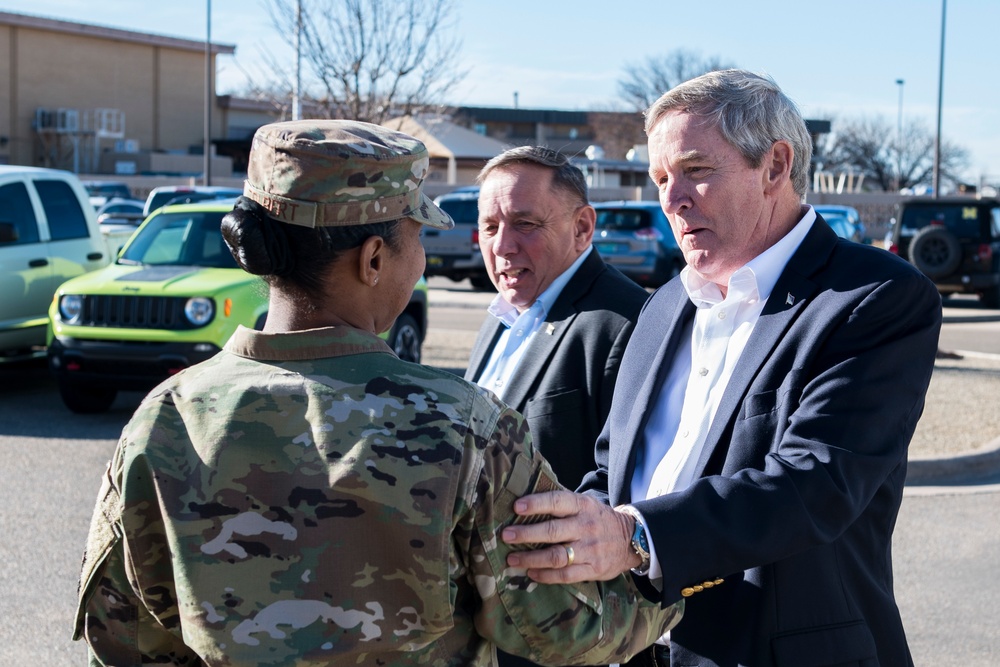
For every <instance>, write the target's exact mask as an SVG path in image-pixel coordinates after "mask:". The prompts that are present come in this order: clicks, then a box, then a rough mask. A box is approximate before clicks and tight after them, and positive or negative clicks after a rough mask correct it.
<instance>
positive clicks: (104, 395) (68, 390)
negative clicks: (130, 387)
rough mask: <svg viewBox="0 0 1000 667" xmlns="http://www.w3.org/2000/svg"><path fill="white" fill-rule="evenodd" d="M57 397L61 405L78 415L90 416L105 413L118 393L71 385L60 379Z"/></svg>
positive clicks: (110, 390)
mask: <svg viewBox="0 0 1000 667" xmlns="http://www.w3.org/2000/svg"><path fill="white" fill-rule="evenodd" d="M59 395H60V396H61V397H62V400H63V403H65V404H66V407H67V408H69V409H70V411H71V412H75V413H77V414H79V415H92V414H96V413H98V412H107V411H108V408H110V407H111V404H112V403H114V402H115V397H116V396H117V395H118V392H117V391H115V390H114V389H95V388H94V387H86V386H82V385H78V384H73V383H72V382H70V381H69V380H65V379H62V378H60V380H59Z"/></svg>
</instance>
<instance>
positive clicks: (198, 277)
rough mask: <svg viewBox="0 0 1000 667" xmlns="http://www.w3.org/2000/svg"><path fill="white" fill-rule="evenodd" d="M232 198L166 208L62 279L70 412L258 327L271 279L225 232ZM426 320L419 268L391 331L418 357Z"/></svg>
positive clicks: (147, 384) (59, 346)
mask: <svg viewBox="0 0 1000 667" xmlns="http://www.w3.org/2000/svg"><path fill="white" fill-rule="evenodd" d="M232 208H233V200H232V199H230V200H223V201H213V202H206V203H200V204H180V205H174V206H166V207H164V208H161V209H159V210H158V211H156V212H155V213H154V214H153V215H151V216H150V217H149V218H147V219H146V220H145V222H143V223H142V225H141V226H140V227H139V229H138V230H136V233H135V234H134V235H133V236H132V237H131V238H130V239H129V241H128V244H127V245H126V246H125V248H124V249H123V250H122V252H121V253H120V254H119V256H118V260H117V261H116V262H115V263H114V264H112V265H110V266H108V267H106V268H104V269H101V270H99V271H96V272H93V273H89V274H86V275H83V276H80V277H78V278H74V279H72V280H70V281H68V282H66V283H63V285H62V286H61V287H60V288H59V290H58V292H57V293H56V297H55V299H54V300H53V302H52V306H51V309H50V311H49V319H50V323H51V331H50V340H49V346H48V358H49V367H50V368H51V370H52V371H53V373H54V374H55V377H56V379H57V381H58V385H59V391H60V394H61V396H62V399H63V402H64V403H65V404H66V406H67V407H68V408H69V409H70V410H72V411H73V412H78V413H92V412H103V411H105V410H107V409H108V408H109V407H110V406H111V404H112V402H113V401H114V399H115V396H116V394H117V392H118V391H119V390H135V391H148V390H150V389H152V388H153V387H154V386H156V385H157V384H159V383H160V382H161V381H162V380H164V379H166V378H167V377H168V376H170V375H173V374H174V373H177V372H178V371H180V370H182V369H184V368H187V367H188V366H191V365H193V364H196V363H198V362H200V361H203V360H205V359H208V358H209V357H211V356H213V355H214V354H216V353H217V352H218V351H219V350H220V349H221V348H222V346H223V345H224V344H225V343H226V341H227V340H228V339H229V337H230V336H231V335H232V334H233V332H234V331H235V330H236V327H237V326H238V325H241V324H242V325H243V326H246V327H254V328H257V329H260V328H262V327H263V326H264V321H265V319H266V317H267V285H266V284H265V283H264V281H263V280H261V279H260V278H259V277H257V276H252V275H250V274H248V273H246V272H245V271H243V270H242V269H240V268H239V267H238V266H237V265H236V262H235V260H234V259H233V257H232V255H231V254H230V252H229V249H228V247H227V246H226V244H225V242H224V241H223V239H222V233H221V231H220V225H221V222H222V217H223V216H224V215H225V214H226V213H228V212H229V211H231V210H232ZM426 328H427V284H426V282H424V280H423V279H422V278H421V280H420V282H418V283H417V286H416V287H415V289H414V291H413V295H412V296H411V298H410V303H409V305H408V306H407V308H406V310H405V311H404V312H403V314H401V315H400V316H399V317H398V318H397V320H396V323H395V324H394V325H393V327H392V329H391V331H390V332H389V333H388V335H387V336H384V337H386V338H387V339H388V343H389V345H390V346H391V347H392V348H393V350H395V352H396V354H397V355H399V356H400V357H401V358H403V359H407V360H409V361H420V348H421V343H422V342H423V338H424V334H425V332H426Z"/></svg>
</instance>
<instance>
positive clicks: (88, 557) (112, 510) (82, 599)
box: [73, 463, 121, 639]
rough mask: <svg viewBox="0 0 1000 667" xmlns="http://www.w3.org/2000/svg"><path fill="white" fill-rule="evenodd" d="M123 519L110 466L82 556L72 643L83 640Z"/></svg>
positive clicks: (119, 499) (119, 496) (109, 464)
mask: <svg viewBox="0 0 1000 667" xmlns="http://www.w3.org/2000/svg"><path fill="white" fill-rule="evenodd" d="M120 518H121V495H120V494H119V493H118V489H116V488H115V486H114V484H112V482H111V463H108V467H107V468H106V469H105V472H104V479H103V481H102V482H101V490H100V492H98V494H97V504H96V506H95V507H94V516H93V517H92V518H91V520H90V533H89V534H88V535H87V546H86V549H85V550H84V552H83V564H82V565H81V570H80V587H79V590H78V591H77V595H78V602H77V609H76V619H75V625H74V628H73V639H80V637H81V636H83V624H84V620H85V616H86V613H87V603H88V602H89V601H90V598H91V597H92V596H93V594H94V590H95V589H96V588H97V584H98V581H99V580H100V572H101V571H102V570H103V569H104V568H103V565H104V563H105V561H106V560H107V558H108V555H109V554H110V553H111V550H112V549H113V548H114V546H115V543H116V542H118V540H119V539H121V535H120V533H119V528H118V520H119V519H120Z"/></svg>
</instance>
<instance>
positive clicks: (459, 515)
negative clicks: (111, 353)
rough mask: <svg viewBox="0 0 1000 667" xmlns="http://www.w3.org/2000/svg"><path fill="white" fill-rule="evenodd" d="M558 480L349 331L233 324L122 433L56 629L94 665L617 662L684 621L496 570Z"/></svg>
mask: <svg viewBox="0 0 1000 667" xmlns="http://www.w3.org/2000/svg"><path fill="white" fill-rule="evenodd" d="M556 485H557V482H555V480H554V476H553V474H552V472H551V469H550V468H549V466H548V464H547V463H546V462H545V461H544V460H543V459H542V458H541V457H540V456H539V455H538V454H537V453H536V452H535V450H534V449H533V447H532V446H531V438H530V435H529V433H528V431H527V426H526V424H525V422H524V420H523V419H522V417H521V416H520V415H519V414H518V413H516V412H514V411H513V410H510V409H509V408H507V407H506V406H504V405H503V404H502V403H501V402H499V400H498V399H496V398H495V397H494V396H493V395H492V394H490V393H489V392H486V391H484V390H481V389H479V388H478V387H476V386H475V385H472V384H469V383H467V382H465V381H464V380H462V379H460V378H458V377H457V376H454V375H452V374H450V373H447V372H444V371H439V370H435V369H432V368H428V367H425V366H420V365H416V364H410V363H407V362H403V361H400V360H399V359H398V358H397V357H396V356H395V355H393V354H392V352H391V351H390V350H389V348H388V347H387V346H386V345H385V344H384V343H383V342H382V341H381V340H379V339H378V338H376V337H374V336H371V335H369V334H365V333H363V332H360V331H357V330H354V329H349V328H346V327H336V328H331V329H318V330H312V331H306V332H298V333H292V334H264V333H261V332H255V331H250V330H247V329H241V330H239V331H238V332H237V333H236V334H235V335H234V336H233V338H232V339H231V340H230V341H229V343H228V344H227V345H226V349H225V350H224V351H223V352H221V353H220V354H218V355H217V356H215V357H214V358H212V359H210V360H208V361H206V362H204V363H202V364H199V365H197V366H194V367H192V368H190V369H188V370H186V371H184V372H183V373H180V374H178V375H177V376H175V377H174V378H172V379H171V380H169V381H167V382H166V383H164V384H162V385H160V386H159V387H158V388H156V389H154V390H153V391H152V392H151V393H150V394H149V395H148V396H147V397H146V398H145V400H144V401H143V402H142V404H141V405H140V406H139V408H138V409H137V411H136V413H135V415H134V416H133V418H132V420H131V421H130V422H129V424H128V425H127V426H126V427H125V429H124V431H123V433H122V437H121V440H120V441H119V443H118V446H117V449H116V452H115V456H114V459H113V460H112V462H111V463H110V466H109V470H108V473H107V478H106V479H105V480H104V483H103V486H102V488H101V491H100V495H99V497H98V502H97V507H96V509H95V512H94V518H93V521H92V524H91V528H90V535H89V537H88V541H87V550H86V554H85V557H84V564H83V572H82V577H81V584H80V608H79V611H78V614H77V620H76V629H75V635H74V636H75V638H79V637H81V636H85V637H86V639H87V642H88V643H89V645H90V651H91V664H106V665H138V664H140V663H145V662H160V663H169V664H178V665H202V664H205V665H265V664H266V665H333V664H344V665H346V664H350V665H414V664H426V665H442V666H443V665H486V664H490V663H491V662H493V660H494V655H495V646H499V647H500V648H502V649H503V650H505V651H507V652H509V653H514V654H517V655H521V656H525V657H529V658H530V659H532V660H534V661H536V662H540V663H552V664H554V663H558V664H566V663H568V662H574V663H579V664H597V663H605V664H607V663H609V662H619V661H621V662H624V661H625V660H626V659H627V658H628V656H630V655H631V654H633V653H635V652H637V651H638V650H640V649H642V648H643V647H644V646H646V645H648V644H650V643H652V642H653V641H654V640H655V639H656V638H657V637H659V636H660V635H661V634H663V632H664V631H665V630H666V629H667V628H668V627H670V626H671V625H673V624H674V623H676V621H677V620H679V618H680V608H678V607H669V608H667V609H665V610H662V609H660V608H659V606H658V605H657V604H653V603H649V602H646V601H645V599H643V598H642V596H641V595H639V594H638V593H637V591H636V589H635V587H634V585H633V583H632V582H631V580H630V579H629V578H628V577H619V578H618V579H615V580H613V581H610V582H604V583H586V584H582V585H566V586H561V585H560V586H543V585H538V584H535V583H533V582H531V581H530V580H528V579H527V577H525V576H524V572H523V571H519V570H515V569H512V568H508V567H507V566H506V564H505V561H506V556H507V553H508V552H509V549H510V547H508V546H507V545H505V544H504V543H503V542H502V541H500V540H499V539H498V533H499V529H500V528H501V527H502V526H504V525H507V524H509V523H510V522H511V521H512V520H513V510H512V504H513V501H514V499H515V498H517V497H519V496H521V495H523V494H525V493H528V492H531V491H533V490H545V489H549V488H555V487H556Z"/></svg>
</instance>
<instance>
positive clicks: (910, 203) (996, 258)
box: [889, 197, 1000, 308]
mask: <svg viewBox="0 0 1000 667" xmlns="http://www.w3.org/2000/svg"><path fill="white" fill-rule="evenodd" d="M889 250H890V251H891V252H894V253H896V254H897V255H899V256H900V257H903V258H905V259H907V260H908V261H909V262H910V263H912V264H913V265H914V266H915V267H917V268H918V269H920V271H921V272H922V273H923V274H924V275H926V276H927V277H928V278H930V279H931V280H933V281H934V283H935V284H936V285H937V288H938V292H940V293H941V295H942V296H948V295H951V294H978V295H979V299H980V302H981V303H982V305H984V306H986V307H987V308H1000V200H997V199H988V198H984V199H971V198H969V197H950V198H949V197H942V198H940V199H933V198H915V199H909V200H904V201H903V202H902V203H901V204H900V205H899V215H898V216H897V222H896V224H895V225H893V227H892V237H891V242H890V244H889Z"/></svg>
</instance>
